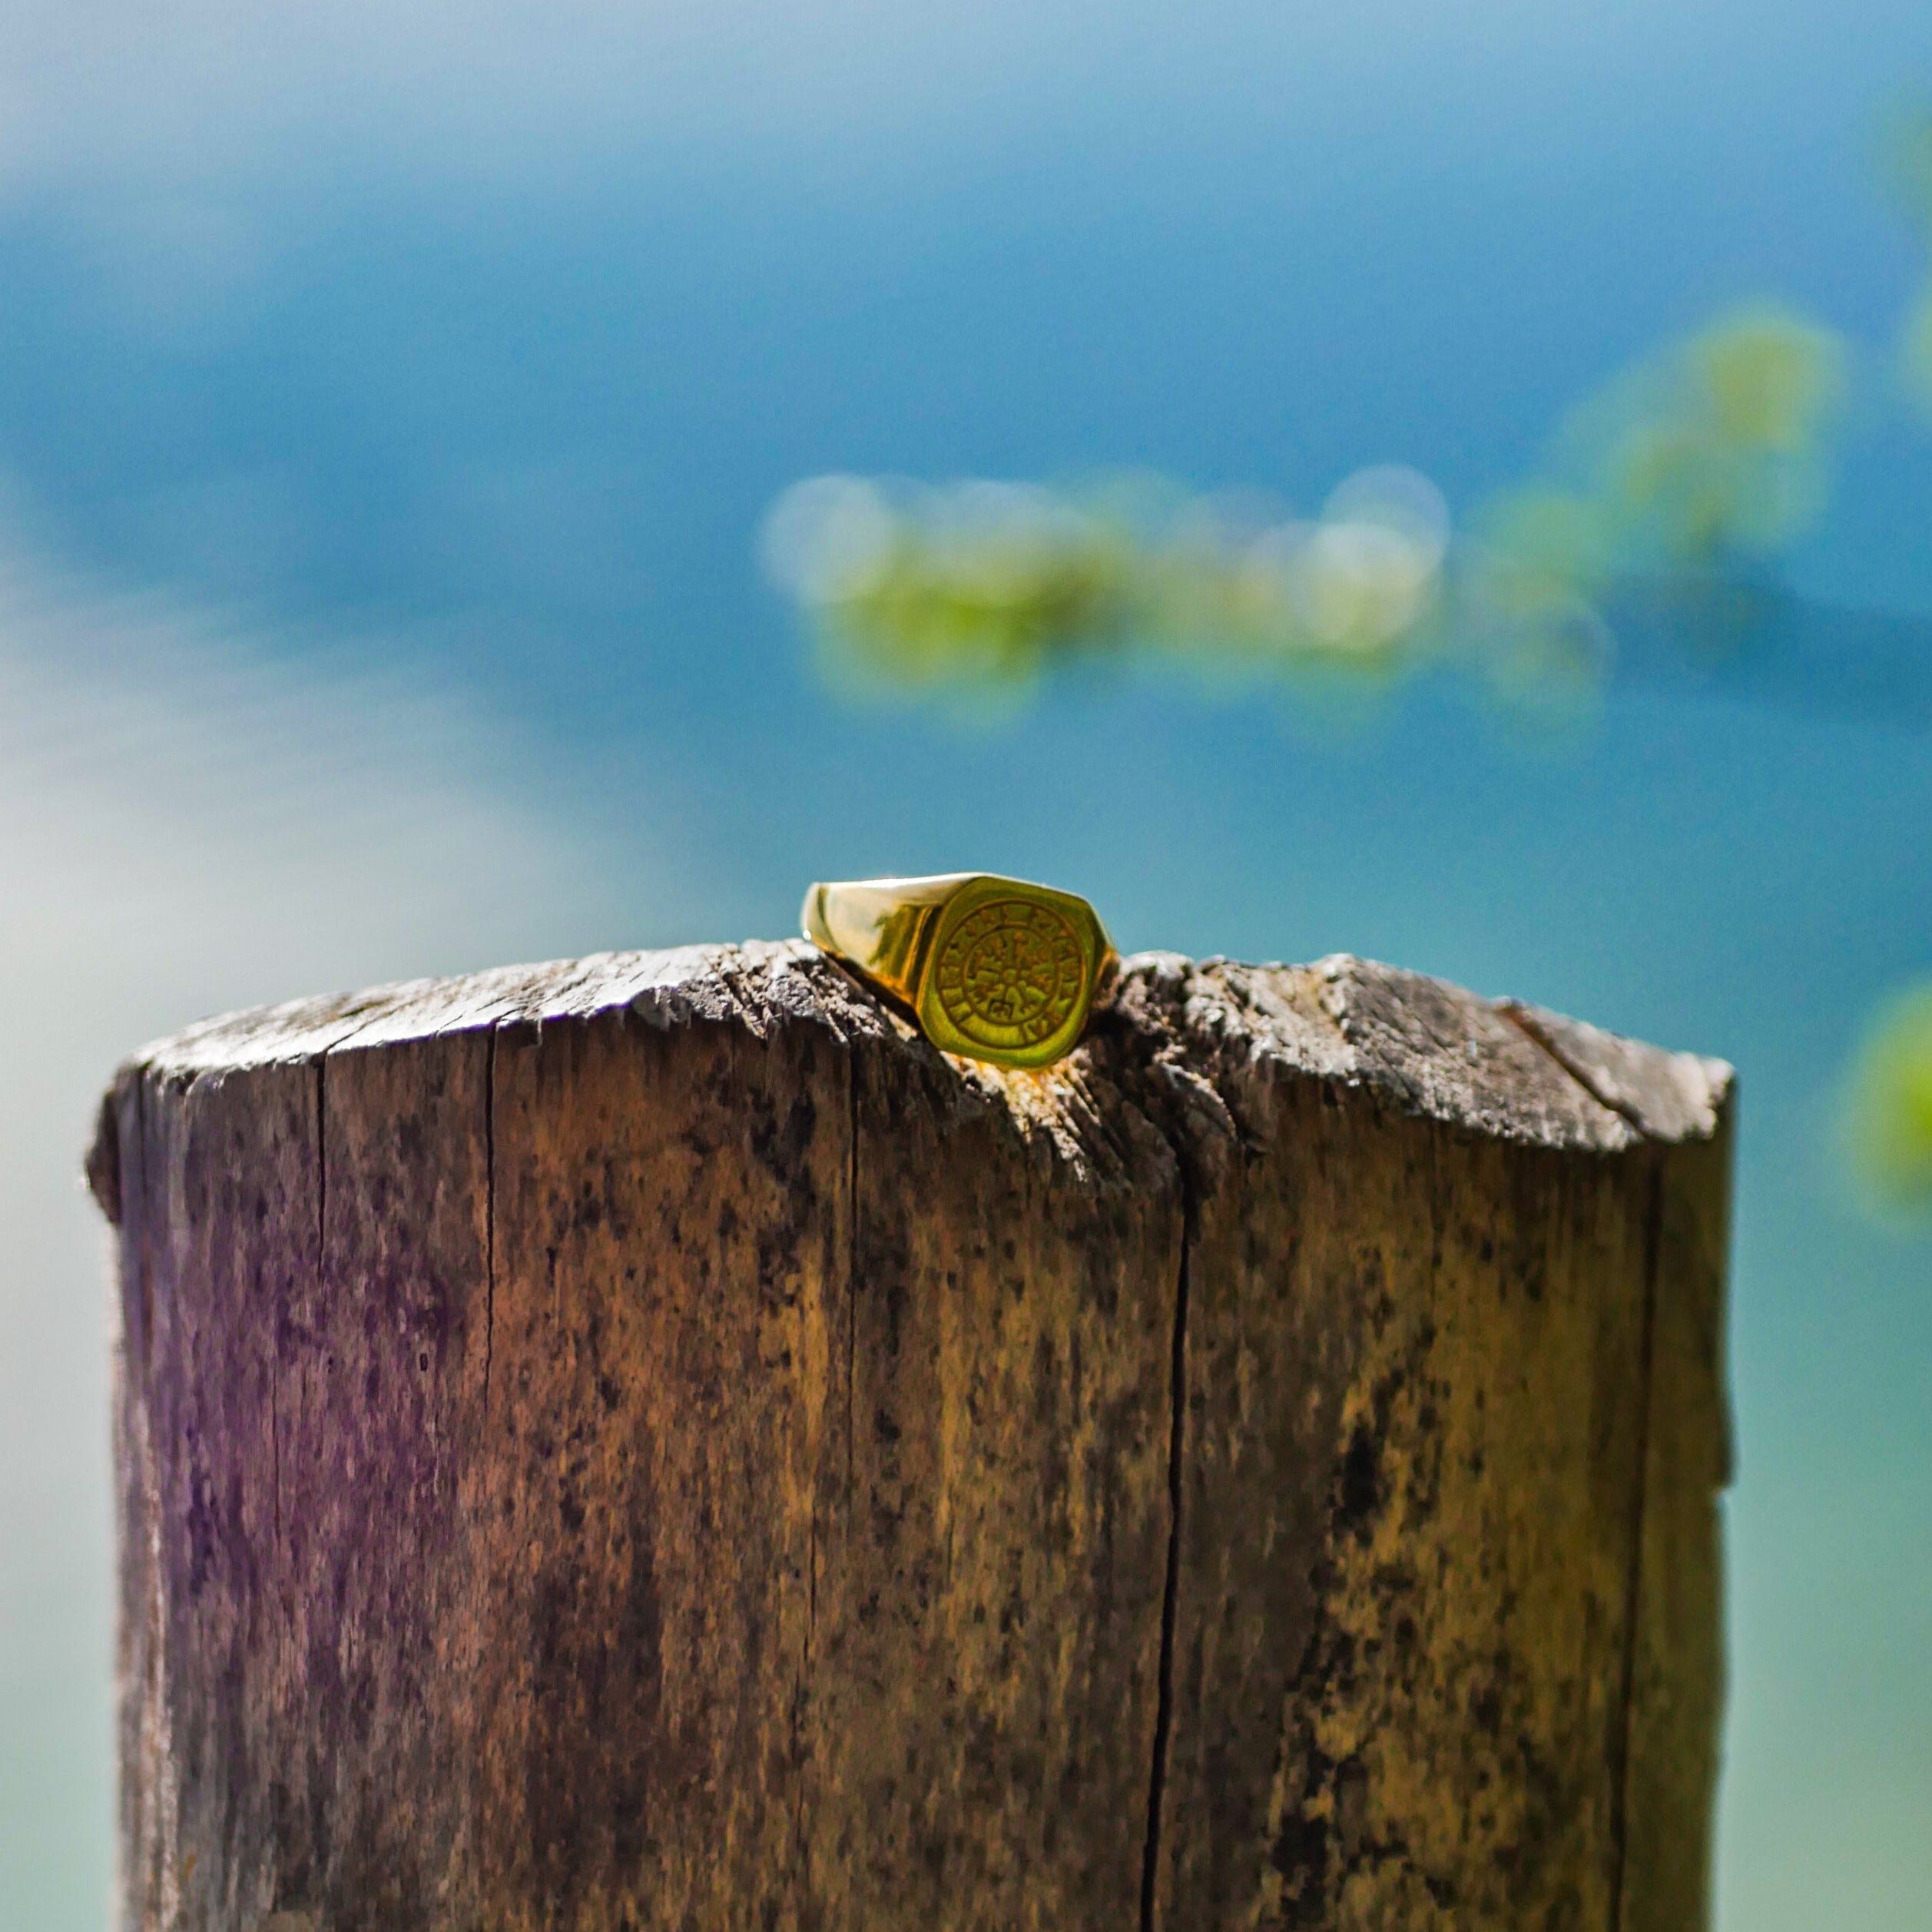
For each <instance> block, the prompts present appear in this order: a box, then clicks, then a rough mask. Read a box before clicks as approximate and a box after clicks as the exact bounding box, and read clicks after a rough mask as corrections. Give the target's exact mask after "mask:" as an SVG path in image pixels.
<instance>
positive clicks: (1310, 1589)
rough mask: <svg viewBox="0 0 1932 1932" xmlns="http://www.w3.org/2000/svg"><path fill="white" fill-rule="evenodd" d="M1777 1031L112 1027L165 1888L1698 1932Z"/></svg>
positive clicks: (381, 1904)
mask: <svg viewBox="0 0 1932 1932" xmlns="http://www.w3.org/2000/svg"><path fill="white" fill-rule="evenodd" d="M1728 1092H1729V1075H1728V1069H1725V1068H1723V1067H1722V1066H1720V1065H1717V1064H1716V1063H1715V1062H1709V1061H1705V1060H1699V1059H1692V1058H1690V1057H1688V1056H1686V1055H1667V1054H1664V1053H1661V1052H1657V1051H1656V1050H1655V1049H1651V1048H1648V1047H1642V1046H1633V1045H1632V1044H1630V1043H1629V1042H1625V1041H1622V1040H1618V1039H1612V1037H1610V1036H1607V1035H1605V1034H1601V1033H1599V1032H1596V1031H1594V1030H1593V1029H1589V1028H1587V1027H1583V1026H1579V1025H1577V1024H1576V1023H1575V1022H1570V1021H1566V1020H1563V1019H1558V1018H1556V1016H1553V1015H1549V1014H1545V1013H1541V1012H1534V1011H1531V1010H1529V1009H1522V1008H1518V1007H1514V1006H1506V1005H1505V1006H1498V1005H1495V1004H1492V1003H1490V1002H1486V1001H1483V1000H1480V999H1476V998H1474V997H1473V996H1470V995H1469V994H1466V993H1461V992H1459V991H1457V990H1456V989H1453V988H1450V987H1447V986H1440V985H1439V984H1437V983H1433V982H1431V981H1429V980H1426V979H1420V978H1417V977H1416V976H1413V975H1410V974H1407V973H1400V972H1397V971H1393V970H1392V969H1388V968H1386V967H1381V966H1370V965H1367V964H1364V963H1361V962H1359V961H1357V960H1354V959H1332V960H1329V961H1326V962H1324V963H1321V964H1320V965H1318V966H1312V967H1306V968H1291V967H1251V966H1234V965H1230V964H1226V963H1219V962H1208V963H1205V964H1201V965H1195V964H1192V963H1189V962H1187V961H1185V960H1181V959H1175V958H1172V957H1170V956H1147V957H1144V958H1142V959H1138V960H1134V961H1130V962H1129V963H1128V966H1127V968H1126V969H1125V972H1124V973H1123V975H1122V979H1121V983H1120V986H1119V990H1118V995H1117V996H1116V998H1115V1002H1114V1003H1113V1005H1112V1008H1111V1009H1109V1010H1108V1011H1107V1012H1105V1013H1103V1014H1102V1015H1101V1016H1099V1019H1098V1020H1097V1022H1096V1026H1095V1030H1094V1032H1093V1033H1092V1036H1090V1038H1089V1042H1088V1043H1087V1044H1086V1045H1085V1046H1083V1047H1082V1049H1081V1050H1080V1051H1079V1052H1078V1053H1077V1054H1076V1055H1075V1056H1074V1057H1073V1058H1072V1059H1070V1060H1069V1061H1067V1062H1064V1063H1062V1065H1060V1066H1059V1067H1057V1068H1055V1069H1053V1070H1052V1071H1051V1072H1049V1073H1047V1074H1044V1075H1034V1074H1004V1073H1001V1072H997V1071H996V1070H994V1069H989V1068H986V1067H982V1066H976V1065H969V1064H966V1063H964V1062H958V1061H955V1060H950V1059H946V1058H945V1057H944V1056H943V1055H939V1054H938V1053H936V1052H934V1051H933V1049H931V1048H930V1047H929V1046H927V1045H926V1043H925V1042H923V1041H922V1040H921V1039H919V1038H918V1037H917V1036H916V1035H915V1034H913V1033H912V1032H910V1030H909V1029H907V1027H906V1026H905V1025H904V1024H903V1022H901V1021H900V1019H898V1018H897V1017H896V1016H894V1015H893V1013H892V1012H890V1011H889V1010H887V1009H885V1008H884V1007H883V1006H881V1005H880V1003H879V1002H877V1001H875V1000H874V999H872V998H871V997H870V996H868V995H867V993H865V992H864V991H863V989H860V988H859V987H858V986H856V985H855V984H854V983H853V982H852V981H851V980H850V979H848V978H847V976H845V975H844V974H843V973H841V972H840V971H839V970H838V969H837V968H836V967H834V966H832V965H830V963H827V962H826V961H824V960H823V959H820V958H819V957H818V956H817V955H816V954H814V953H811V952H810V950H809V949H805V948H802V947H797V946H751V947H747V948H744V949H736V948H712V949H692V950H688V951H684V952H679V953H660V954H631V955H622V956H606V957H603V958H599V959H591V960H586V961H583V962H580V963H575V964H570V965H564V966H549V967H540V968H535V969H528V970H524V971H518V972H505V973H492V974H486V975H482V976H478V977H476V978H472V979H463V980H458V981H449V982H439V983H423V984H419V985H415V986H403V987H399V988H395V989H388V990H386V991H382V992H378V993H370V994H366V995H362V996H356V997H354V998H350V999H337V1000H330V1001H316V1002H304V1003H301V1004H298V1005H295V1006H287V1007H283V1008H278V1009H273V1010H272V1011H269V1012H259V1013H254V1014H247V1015H243V1016H239V1017H236V1018H233V1019H225V1020H220V1021H215V1022H210V1023H208V1024H207V1025H206V1026H201V1027H198V1028H196V1029H191V1031H189V1032H186V1033H184V1034H181V1035H180V1036H177V1038H175V1039H172V1040H170V1041H167V1042H162V1043H161V1044H159V1045H157V1046H154V1047H151V1048H149V1049H147V1050H146V1051H145V1052H144V1053H143V1054H141V1055H139V1056H138V1058H137V1059H134V1061H133V1062H131V1063H130V1064H129V1065H128V1066H127V1067H126V1068H125V1069H123V1071H122V1072H121V1075H120V1077H119V1079H118V1082H117V1083H116V1085H115V1086H114V1090H113V1092H111V1094H110V1095H109V1096H108V1102H107V1103H106V1105H105V1106H104V1110H103V1116H102V1126H101V1135H100V1138H99V1139H98V1142H97V1144H96V1146H95V1148H94V1153H93V1155H92V1156H91V1158H90V1162H89V1174H90V1177H91V1180H92V1181H93V1184H94V1188H95V1191H96V1193H97V1195H98V1196H99V1198H100V1199H101V1203H102V1205H103V1207H104V1208H105V1209H106V1211H107V1212H108V1215H109V1217H110V1218H111V1219H113V1220H114V1221H116V1223H117V1224H118V1230H119V1244H120V1282H121V1311H122V1326H121V1338H120V1342H119V1354H120V1364H119V1367H120V1374H119V1384H118V1390H119V1393H118V1412H117V1430H118V1466H119V1476H120V1512H121V1579H122V1583H121V1588H122V1601H121V1758H122V1772H123V1781H122V1803H121V1836H122V1847H123V1874H122V1884H123V1891H124V1908H125V1919H126V1923H127V1924H128V1927H138V1928H141V1932H150V1929H152V1932H174V1928H177V1927H179V1928H192V1929H194V1932H199V1929H200V1928H203V1927H207V1928H219V1929H220V1932H257V1929H258V1928H263V1927H267V1928H268V1932H416V1928H419V1927H448V1928H452V1932H456V1929H459V1928H460V1929H462V1932H469V1929H471V1928H475V1929H476V1932H482V1929H483V1928H488V1929H489V1932H526V1929H527V1932H535V1928H539V1927H542V1928H546V1929H548V1928H555V1932H618V1929H619V1928H624V1929H625V1932H645V1929H646V1928H651V1932H656V1929H657V1928H664V1929H665V1932H671V1928H678V1932H684V1929H685V1928H693V1929H695V1928H718V1932H726V1929H727V1928H729V1929H730V1932H738V1929H739V1928H746V1927H770V1928H800V1932H804V1929H805V1928H814V1927H822V1928H827V1932H848V1929H849V1932H860V1929H861V1928H870V1927H876V1928H880V1932H887V1929H888V1928H889V1929H890V1932H909V1929H910V1928H913V1927H919V1928H926V1927H947V1928H951V1927H959V1928H966V1927H976V1928H986V1932H1015V1929H1016V1928H1021V1927H1026V1928H1036V1929H1037V1932H1082V1929H1083V1928H1092V1932H1102V1929H1103V1928H1104V1932H1123V1928H1132V1927H1136V1926H1138V1927H1142V1929H1143V1932H1152V1929H1153V1928H1155V1927H1160V1928H1163V1929H1164V1932H1221V1928H1233V1927H1272V1928H1288V1927H1320V1928H1334V1929H1335V1932H1341V1929H1342V1928H1349V1929H1350V1932H1354V1929H1355V1928H1360V1932H1371V1929H1373V1932H1420V1929H1421V1928H1424V1927H1440V1928H1445V1929H1446V1928H1449V1927H1455V1928H1457V1932H1474V1929H1475V1928H1480V1927H1498V1928H1503V1927H1509V1928H1517V1927H1521V1928H1526V1929H1527V1928H1536V1932H1692V1928H1695V1927H1696V1926H1698V1925H1699V1924H1702V1922H1703V1918H1704V1894H1705V1884H1706V1864H1707V1839H1708V1811H1709V1804H1710V1798H1711V1790H1712V1781H1713V1778H1714V1775H1715V1735H1716V1725H1717V1718H1718V1705H1719V1701H1720V1698H1721V1682H1720V1675H1721V1670H1720V1658H1719V1652H1718V1579H1719V1566H1718V1523H1717V1496H1718V1490H1719V1488H1720V1487H1721V1486H1722V1483H1723V1481H1724V1479H1725V1460H1726V1447H1725V1444H1726V1424H1725V1410H1724V1398H1723V1391H1722V1294H1723V1277H1724V1250H1725V1205H1726V1195H1727V1189H1728V1131H1729V1130H1728Z"/></svg>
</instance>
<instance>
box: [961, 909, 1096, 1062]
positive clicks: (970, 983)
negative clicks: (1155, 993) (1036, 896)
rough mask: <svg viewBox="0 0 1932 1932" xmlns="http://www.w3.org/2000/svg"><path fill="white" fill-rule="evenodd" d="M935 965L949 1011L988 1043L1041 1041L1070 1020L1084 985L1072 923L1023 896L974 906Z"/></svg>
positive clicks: (964, 1030) (968, 1035)
mask: <svg viewBox="0 0 1932 1932" xmlns="http://www.w3.org/2000/svg"><path fill="white" fill-rule="evenodd" d="M935 971H936V976H937V978H938V982H939V1001H940V1003H941V1005H942V1006H944V1008H945V1009H946V1017H947V1018H948V1019H949V1020H951V1021H952V1022H953V1025H954V1026H956V1027H958V1029H959V1031H960V1032H962V1033H963V1034H964V1035H965V1036H966V1038H967V1039H970V1040H976V1041H977V1042H979V1043H980V1044H981V1045H983V1046H1004V1047H1016V1046H1038V1045H1039V1042H1041V1041H1042V1040H1043V1039H1046V1038H1047V1037H1048V1036H1049V1035H1051V1034H1052V1033H1055V1032H1059V1029H1060V1028H1062V1026H1065V1024H1066V1022H1067V1021H1068V1020H1069V1019H1070V1018H1071V1017H1072V1013H1073V1011H1074V1009H1075V1007H1076V1006H1078V1005H1079V1001H1080V995H1081V993H1082V990H1083V989H1084V988H1085V984H1086V961H1085V956H1084V955H1083V954H1082V952H1081V949H1080V940H1079V935H1078V934H1077V933H1075V931H1074V930H1073V927H1072V926H1071V925H1070V924H1069V923H1068V921H1067V920H1066V919H1065V917H1064V916H1062V914H1061V913H1057V912H1055V910H1053V909H1052V907H1051V906H1041V905H1036V904H1035V903H1033V902H1032V901H1031V900H1025V899H996V900H990V901H989V902H988V903H986V904H985V905H983V906H976V907H975V908H974V910H973V911H972V912H970V913H968V914H967V915H966V917H965V918H964V919H963V920H960V922H959V924H958V925H957V926H955V927H954V928H953V930H952V932H951V933H949V934H948V935H947V936H946V943H945V946H944V948H943V950H942V951H941V953H940V954H939V960H938V963H937V965H936V968H935Z"/></svg>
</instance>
